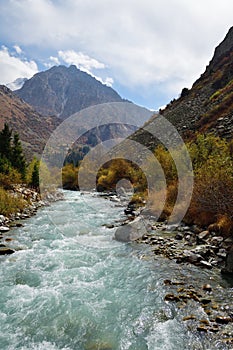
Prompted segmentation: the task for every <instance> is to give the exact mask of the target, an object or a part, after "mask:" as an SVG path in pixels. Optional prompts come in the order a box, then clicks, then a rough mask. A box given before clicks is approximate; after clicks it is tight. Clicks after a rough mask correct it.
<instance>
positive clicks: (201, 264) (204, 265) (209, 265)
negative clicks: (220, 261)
mask: <svg viewBox="0 0 233 350" xmlns="http://www.w3.org/2000/svg"><path fill="white" fill-rule="evenodd" d="M199 266H201V267H205V268H206V269H209V270H210V269H212V268H213V266H212V265H211V264H210V263H209V262H208V261H205V260H201V261H200V262H199Z"/></svg>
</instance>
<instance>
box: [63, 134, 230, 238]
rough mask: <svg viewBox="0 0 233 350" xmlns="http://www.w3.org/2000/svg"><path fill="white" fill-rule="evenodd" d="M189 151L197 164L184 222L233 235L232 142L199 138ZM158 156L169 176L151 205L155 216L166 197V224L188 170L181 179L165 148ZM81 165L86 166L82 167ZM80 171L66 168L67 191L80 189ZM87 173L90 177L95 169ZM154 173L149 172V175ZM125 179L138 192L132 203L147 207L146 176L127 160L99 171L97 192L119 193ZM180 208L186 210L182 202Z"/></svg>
mask: <svg viewBox="0 0 233 350" xmlns="http://www.w3.org/2000/svg"><path fill="white" fill-rule="evenodd" d="M186 147H187V149H188V151H189V154H190V157H191V160H192V164H193V171H194V189H193V195H192V200H191V204H190V207H189V209H188V211H187V214H186V216H185V218H184V221H185V222H186V223H188V224H198V225H200V226H202V227H205V226H208V225H210V224H214V223H216V224H217V225H219V226H218V229H219V230H222V231H223V232H224V233H226V234H229V233H230V232H231V231H232V229H233V141H231V142H228V141H226V140H224V139H221V138H219V137H217V136H214V135H212V134H207V135H204V134H196V136H195V139H194V140H192V141H189V142H187V143H186ZM154 156H155V157H156V159H157V160H158V161H159V163H160V165H161V166H162V169H163V172H164V174H165V178H166V189H164V188H161V186H160V185H159V180H160V179H159V178H158V179H157V180H156V181H157V183H156V184H155V187H156V189H155V188H154V189H152V193H150V197H149V198H150V200H151V202H150V203H149V205H150V207H151V210H152V212H154V213H156V212H157V211H159V210H160V209H161V208H158V202H159V199H160V198H161V199H162V198H163V197H164V195H165V197H166V201H165V206H164V208H163V210H162V214H161V216H160V219H161V220H165V219H167V218H168V217H169V216H170V214H171V213H172V210H173V208H174V205H175V203H176V200H177V193H178V183H179V181H185V170H184V178H182V179H178V177H177V171H176V166H175V163H174V161H173V159H172V157H171V154H170V153H169V152H168V151H167V150H166V149H165V148H164V147H163V146H161V145H160V146H157V147H156V149H155V150H154ZM181 161H182V160H181ZM81 165H82V163H81V164H80V167H81ZM148 166H150V160H149V161H148ZM79 169H80V168H79V167H75V166H74V165H73V164H66V165H65V166H64V168H63V186H64V187H65V188H72V189H78V171H79ZM85 171H86V175H87V176H88V171H91V167H90V168H87V169H86V170H85ZM150 171H151V170H150V169H148V173H150ZM123 178H125V179H127V180H129V181H130V182H131V183H132V186H133V188H134V196H133V198H132V203H137V204H138V205H141V204H142V203H144V202H145V200H147V199H148V184H147V179H146V176H145V174H144V173H143V171H142V170H141V169H140V168H139V167H138V166H137V165H135V164H133V163H132V162H130V161H127V160H124V159H115V160H112V161H109V162H108V163H106V164H104V165H103V166H102V167H101V168H100V169H99V171H98V174H97V177H96V188H97V190H98V191H115V189H116V184H117V183H118V181H119V180H121V179H123ZM150 190H151V189H150ZM164 191H166V193H164ZM184 195H185V194H184ZM161 203H162V201H161ZM176 205H178V206H180V209H181V210H182V209H183V208H182V199H181V201H180V203H176Z"/></svg>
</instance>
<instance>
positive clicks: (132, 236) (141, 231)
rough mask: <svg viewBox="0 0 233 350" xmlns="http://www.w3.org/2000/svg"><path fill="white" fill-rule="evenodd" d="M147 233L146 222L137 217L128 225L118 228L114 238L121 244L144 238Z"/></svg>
mask: <svg viewBox="0 0 233 350" xmlns="http://www.w3.org/2000/svg"><path fill="white" fill-rule="evenodd" d="M147 233H148V232H147V228H146V225H145V222H144V220H143V219H142V218H141V217H137V218H136V219H135V220H133V221H132V222H130V223H129V224H128V225H124V226H120V227H118V228H117V230H116V232H115V236H114V238H115V239H116V240H117V241H120V242H131V241H136V240H137V239H139V238H142V237H143V236H144V235H146V234H147Z"/></svg>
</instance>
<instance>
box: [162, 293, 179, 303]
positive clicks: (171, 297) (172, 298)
mask: <svg viewBox="0 0 233 350" xmlns="http://www.w3.org/2000/svg"><path fill="white" fill-rule="evenodd" d="M164 300H166V301H176V302H177V301H180V298H179V297H178V296H176V295H174V294H172V293H170V294H166V295H165V297H164Z"/></svg>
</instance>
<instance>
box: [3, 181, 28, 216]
mask: <svg viewBox="0 0 233 350" xmlns="http://www.w3.org/2000/svg"><path fill="white" fill-rule="evenodd" d="M26 206H27V202H26V201H25V200H23V199H22V197H18V196H16V195H15V194H12V193H10V192H9V191H6V190H4V189H3V188H2V187H0V213H1V214H2V215H5V216H9V215H10V214H13V213H16V212H19V211H22V210H23V209H24V208H25V207H26Z"/></svg>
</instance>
